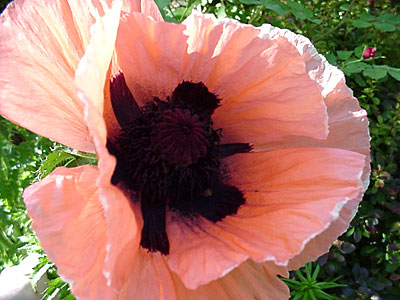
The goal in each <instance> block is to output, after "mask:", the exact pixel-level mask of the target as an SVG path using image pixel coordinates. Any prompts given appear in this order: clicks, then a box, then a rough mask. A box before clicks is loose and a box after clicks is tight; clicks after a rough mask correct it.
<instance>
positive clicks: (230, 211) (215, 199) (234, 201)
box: [170, 182, 246, 223]
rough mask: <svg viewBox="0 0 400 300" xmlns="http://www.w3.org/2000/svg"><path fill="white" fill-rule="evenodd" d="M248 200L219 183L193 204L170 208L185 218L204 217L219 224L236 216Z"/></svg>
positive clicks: (235, 189) (192, 202) (231, 187)
mask: <svg viewBox="0 0 400 300" xmlns="http://www.w3.org/2000/svg"><path fill="white" fill-rule="evenodd" d="M245 202H246V199H245V198H244V197H243V193H242V192H241V191H240V190H239V189H238V188H236V187H234V186H230V185H225V184H223V183H220V182H218V183H217V184H215V185H214V186H213V187H212V188H210V189H207V190H205V191H204V193H203V195H201V196H198V197H197V198H196V199H193V201H191V202H181V203H177V204H175V205H174V206H171V207H170V208H171V209H172V210H173V211H176V212H179V213H180V214H181V215H182V216H183V217H189V218H193V217H195V216H202V217H204V218H206V219H207V220H209V221H211V222H214V223H216V222H218V221H221V220H223V219H224V218H225V217H227V216H232V215H235V214H236V213H237V212H238V209H239V207H240V206H241V205H243V204H245Z"/></svg>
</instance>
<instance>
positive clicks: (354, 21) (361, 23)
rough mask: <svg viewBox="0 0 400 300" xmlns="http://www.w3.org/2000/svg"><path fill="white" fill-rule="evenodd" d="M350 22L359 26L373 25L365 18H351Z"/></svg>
mask: <svg viewBox="0 0 400 300" xmlns="http://www.w3.org/2000/svg"><path fill="white" fill-rule="evenodd" d="M350 22H351V23H353V25H354V26H355V27H357V28H367V27H370V26H371V25H372V23H370V22H366V21H363V20H350Z"/></svg>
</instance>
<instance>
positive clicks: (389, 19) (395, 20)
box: [378, 14, 400, 25]
mask: <svg viewBox="0 0 400 300" xmlns="http://www.w3.org/2000/svg"><path fill="white" fill-rule="evenodd" d="M378 21H380V22H385V23H391V24H395V25H399V24H400V18H399V17H397V16H395V15H392V14H384V15H381V16H379V17H378Z"/></svg>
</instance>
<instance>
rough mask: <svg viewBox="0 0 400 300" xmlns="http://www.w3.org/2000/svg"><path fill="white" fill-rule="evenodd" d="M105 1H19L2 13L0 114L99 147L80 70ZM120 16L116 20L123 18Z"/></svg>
mask: <svg viewBox="0 0 400 300" xmlns="http://www.w3.org/2000/svg"><path fill="white" fill-rule="evenodd" d="M103 10H107V4H106V3H105V2H104V1H100V0H93V1H89V0H84V1H50V0H40V1H39V0H33V1H24V0H20V1H19V0H17V1H14V2H13V3H11V4H10V5H9V6H8V7H7V9H6V10H5V11H4V12H3V13H2V15H1V17H0V18H1V19H0V21H1V27H0V36H1V45H0V74H1V75H0V98H1V102H0V113H1V114H2V115H3V116H5V117H6V118H7V119H9V120H11V121H12V122H14V123H16V124H18V125H20V126H23V127H26V128H28V129H29V130H31V131H33V132H35V133H37V134H40V135H43V136H45V137H48V138H51V139H53V140H55V141H57V142H60V143H62V144H65V145H67V146H70V147H72V148H75V149H79V150H82V151H88V152H94V146H93V142H92V141H91V139H90V137H89V133H88V130H87V128H86V124H85V121H84V118H83V105H82V103H81V102H80V101H79V100H78V98H77V96H76V88H75V86H74V75H75V70H76V68H77V65H78V63H79V61H80V59H81V57H82V56H83V54H84V52H85V49H86V47H87V45H88V43H89V28H90V26H91V25H92V24H94V23H95V22H96V21H99V20H101V18H102V16H103ZM118 19H119V16H117V19H116V20H115V21H116V22H118Z"/></svg>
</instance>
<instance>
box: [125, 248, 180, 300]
mask: <svg viewBox="0 0 400 300" xmlns="http://www.w3.org/2000/svg"><path fill="white" fill-rule="evenodd" d="M122 255H124V254H122ZM125 255H130V253H125ZM121 268H125V266H121ZM118 299H120V300H125V299H140V300H153V299H160V300H177V299H179V298H178V297H177V295H176V289H175V284H174V282H173V281H172V274H171V272H170V271H169V269H168V267H167V265H166V264H165V262H164V257H163V256H162V255H161V254H160V253H148V252H147V250H145V249H143V248H141V249H140V250H139V251H138V252H137V253H136V255H135V261H134V264H133V267H132V268H131V269H130V274H129V276H128V277H127V278H126V283H125V285H124V286H123V287H122V289H121V292H120V295H119V298H118ZM183 299H184V298H182V300H183Z"/></svg>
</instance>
